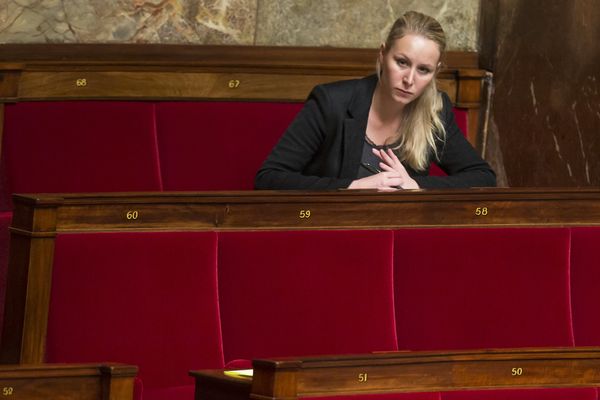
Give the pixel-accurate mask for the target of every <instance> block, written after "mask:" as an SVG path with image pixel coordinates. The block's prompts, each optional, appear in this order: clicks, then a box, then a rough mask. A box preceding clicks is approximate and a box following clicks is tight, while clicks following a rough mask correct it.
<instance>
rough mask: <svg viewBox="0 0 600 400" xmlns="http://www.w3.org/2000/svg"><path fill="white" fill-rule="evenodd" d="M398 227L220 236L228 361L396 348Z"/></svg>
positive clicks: (225, 350)
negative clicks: (395, 252)
mask: <svg viewBox="0 0 600 400" xmlns="http://www.w3.org/2000/svg"><path fill="white" fill-rule="evenodd" d="M392 242H393V238H392V233H391V231H294V232H286V231H283V232H281V231H280V232H226V233H221V234H220V235H219V298H220V305H221V321H222V330H223V349H224V354H225V360H226V361H230V360H233V359H254V358H260V357H276V356H302V355H315V354H341V353H365V352H370V351H377V350H394V349H396V340H395V331H394V330H395V326H394V312H393V288H392Z"/></svg>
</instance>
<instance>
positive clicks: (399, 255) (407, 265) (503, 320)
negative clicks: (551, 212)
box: [394, 228, 596, 400]
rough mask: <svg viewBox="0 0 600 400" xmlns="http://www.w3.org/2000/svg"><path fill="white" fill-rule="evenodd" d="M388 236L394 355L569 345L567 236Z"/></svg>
mask: <svg viewBox="0 0 600 400" xmlns="http://www.w3.org/2000/svg"><path fill="white" fill-rule="evenodd" d="M394 234H395V245H394V249H395V256H394V279H395V290H396V292H395V294H396V297H395V300H396V318H397V322H396V323H397V332H398V346H399V348H400V349H407V350H408V349H410V350H438V349H439V350H442V349H468V348H502V347H563V346H564V347H569V346H573V345H574V340H573V329H572V320H571V297H570V296H571V293H570V287H569V282H570V280H569V254H570V245H571V242H570V231H569V229H566V228H543V229H533V228H520V229H519V228H501V229H406V230H398V231H395V233H394ZM466 243H468V250H467V251H466V250H465V244H466ZM442 398H443V399H528V400H531V399H558V398H562V399H567V398H568V399H595V398H596V391H595V389H577V390H572V389H568V390H565V389H560V390H558V389H555V390H541V391H538V390H525V391H522V390H510V391H499V392H489V391H471V392H448V393H443V394H442Z"/></svg>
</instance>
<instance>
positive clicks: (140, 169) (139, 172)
mask: <svg viewBox="0 0 600 400" xmlns="http://www.w3.org/2000/svg"><path fill="white" fill-rule="evenodd" d="M4 128H5V129H4V137H3V142H4V143H3V147H2V153H3V154H2V157H3V158H4V159H5V160H4V161H5V162H4V169H5V171H4V174H5V175H6V185H5V187H4V190H5V191H6V192H7V193H2V195H3V196H4V197H6V196H7V195H8V194H9V193H32V192H33V193H40V192H105V191H145V190H161V189H162V186H161V183H160V174H159V165H158V153H157V146H156V132H155V127H154V105H153V104H151V103H139V102H115V101H108V102H100V101H85V102H84V101H74V102H37V103H36V102H31V103H28V102H23V103H16V104H7V105H6V107H5V125H4Z"/></svg>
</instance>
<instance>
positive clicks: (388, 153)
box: [387, 149, 400, 163]
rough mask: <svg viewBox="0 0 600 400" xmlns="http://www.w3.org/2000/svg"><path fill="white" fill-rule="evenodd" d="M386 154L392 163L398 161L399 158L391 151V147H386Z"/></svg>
mask: <svg viewBox="0 0 600 400" xmlns="http://www.w3.org/2000/svg"><path fill="white" fill-rule="evenodd" d="M387 155H388V157H390V158H391V159H392V160H393V161H394V163H400V159H398V156H397V155H396V153H394V152H393V151H392V149H387Z"/></svg>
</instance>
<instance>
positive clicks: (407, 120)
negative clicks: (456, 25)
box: [377, 11, 446, 171]
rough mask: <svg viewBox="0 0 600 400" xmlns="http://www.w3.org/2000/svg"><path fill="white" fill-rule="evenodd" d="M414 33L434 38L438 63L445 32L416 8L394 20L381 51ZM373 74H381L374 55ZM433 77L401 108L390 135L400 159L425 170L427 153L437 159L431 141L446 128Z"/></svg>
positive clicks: (439, 135)
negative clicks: (374, 69)
mask: <svg viewBox="0 0 600 400" xmlns="http://www.w3.org/2000/svg"><path fill="white" fill-rule="evenodd" d="M409 34H415V35H420V36H423V37H424V38H427V39H429V40H432V41H433V42H435V43H436V44H437V46H438V48H439V50H440V65H438V66H437V67H436V71H435V75H436V76H437V72H438V71H439V70H440V68H441V61H442V58H443V56H444V52H445V50H446V35H445V34H444V30H443V29H442V26H441V25H440V23H439V22H437V21H436V20H435V19H434V18H432V17H430V16H427V15H425V14H421V13H419V12H416V11H408V12H406V13H405V14H404V15H402V16H401V17H400V18H398V19H397V20H396V22H394V25H393V26H392V28H391V29H390V33H389V34H388V36H387V39H386V41H385V49H384V51H388V50H389V49H390V48H392V46H393V45H394V42H395V41H396V40H398V39H401V38H403V37H404V36H406V35H409ZM377 76H378V77H379V78H381V64H380V60H379V57H378V58H377ZM436 76H434V78H433V79H432V80H431V83H430V84H429V85H428V86H427V88H426V89H425V91H424V92H423V93H422V94H421V96H419V97H418V98H416V99H415V100H414V101H412V102H410V103H409V104H407V105H406V107H405V108H404V112H403V113H402V121H401V124H400V130H399V131H398V133H397V135H396V136H395V137H394V138H393V141H392V143H394V144H397V145H395V146H394V147H393V149H394V150H398V151H399V158H400V160H401V161H406V162H407V163H408V164H409V165H410V166H411V167H412V168H413V169H415V170H421V171H422V170H425V169H426V168H427V167H428V166H429V165H428V163H429V161H430V160H429V154H430V151H433V154H434V155H435V157H436V158H438V159H439V156H438V153H437V149H436V145H435V141H436V139H440V140H444V139H445V137H446V130H445V129H444V125H443V123H442V121H441V119H440V117H439V115H438V113H439V111H440V110H441V109H442V107H443V102H442V98H441V96H440V94H439V93H438V90H437V85H436V81H435V78H436Z"/></svg>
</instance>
